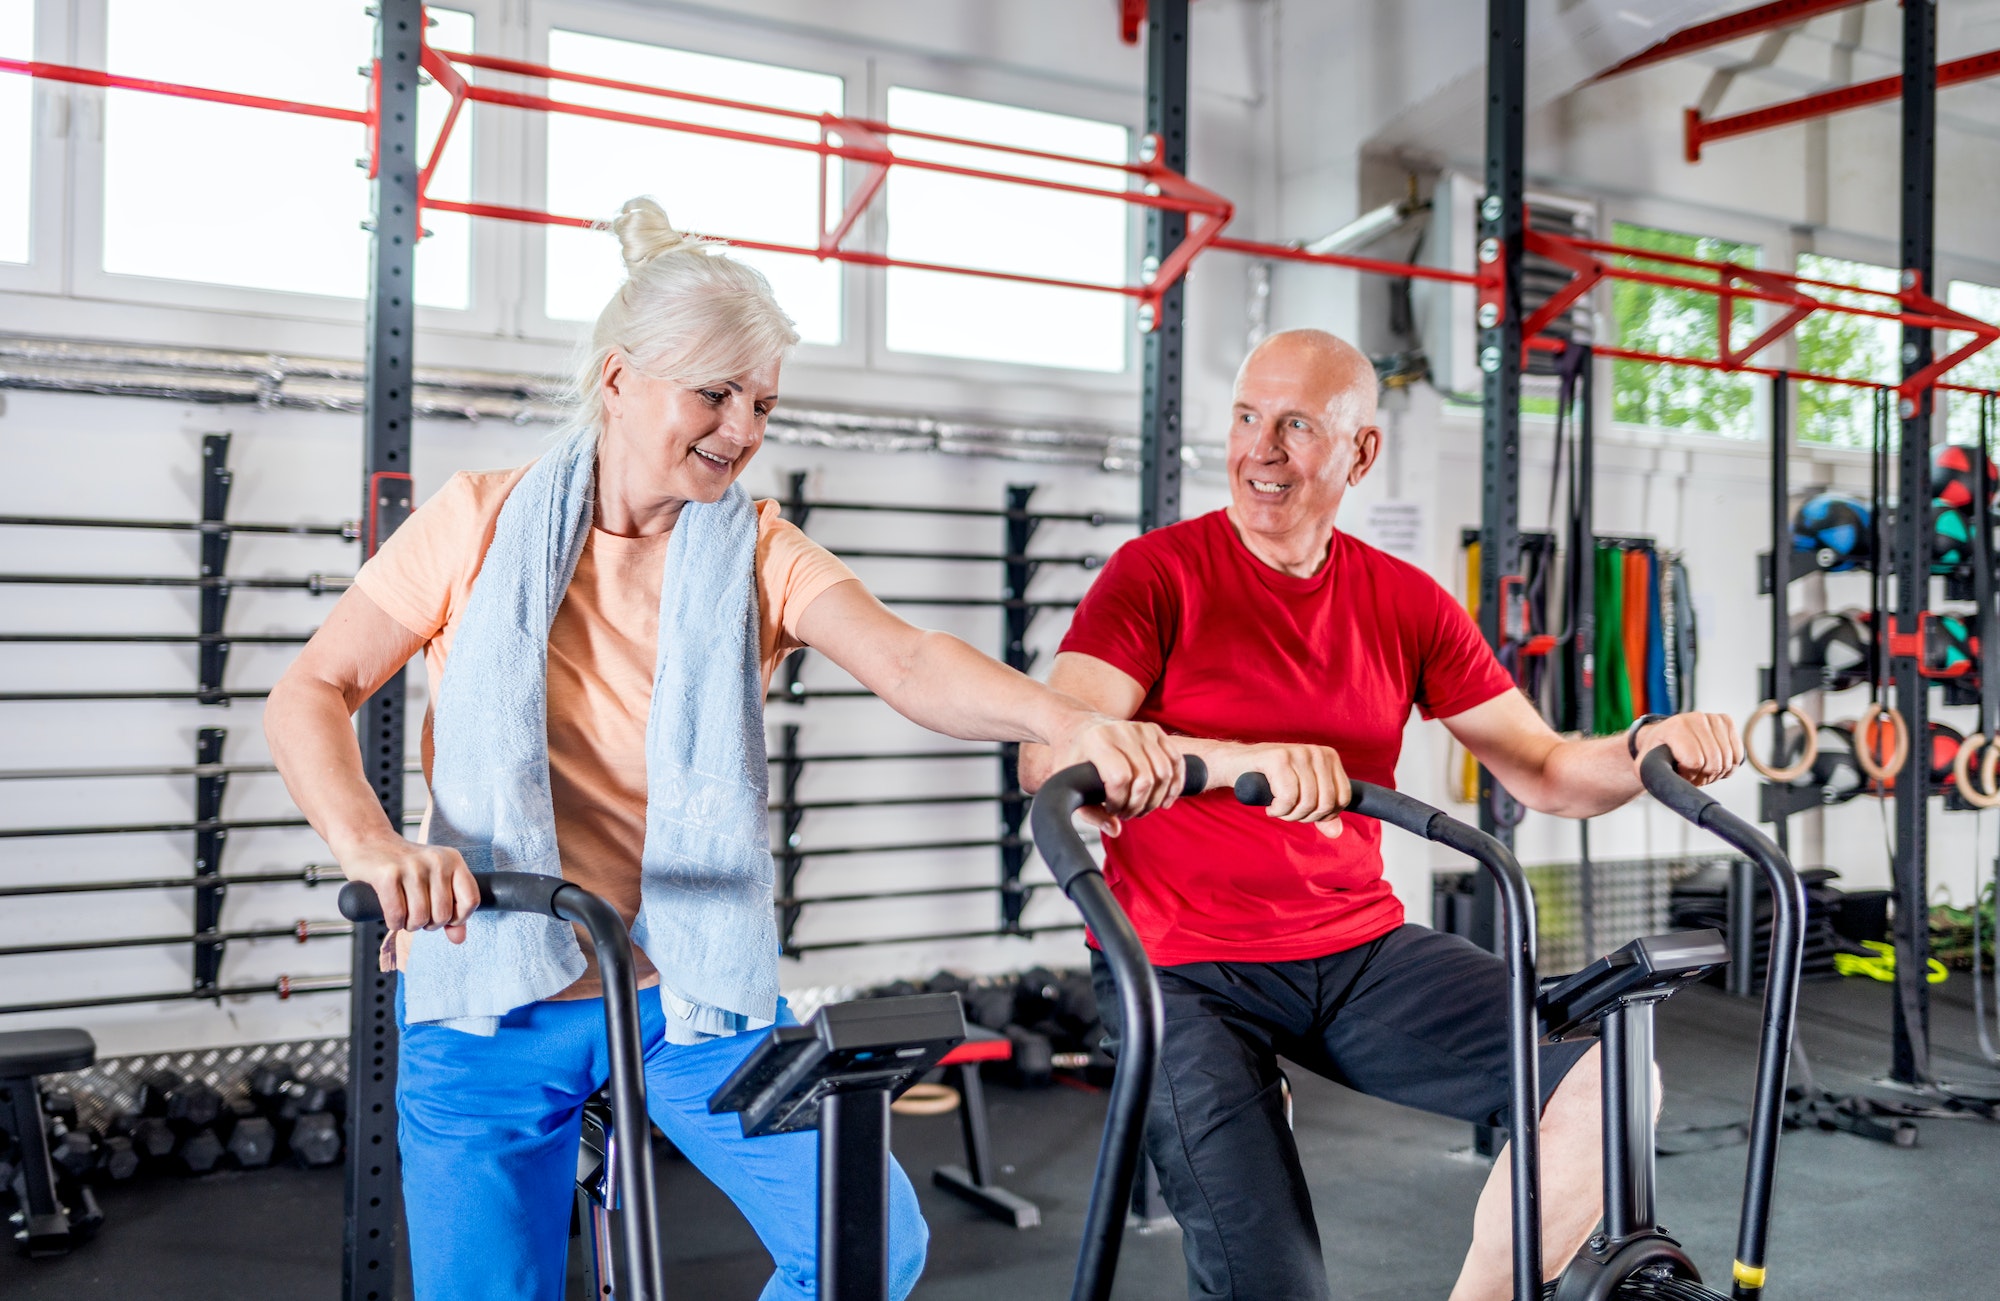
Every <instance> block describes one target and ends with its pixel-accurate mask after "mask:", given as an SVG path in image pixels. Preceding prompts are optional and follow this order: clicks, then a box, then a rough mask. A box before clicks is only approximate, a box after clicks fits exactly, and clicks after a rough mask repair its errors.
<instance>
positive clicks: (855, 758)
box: [768, 750, 1000, 764]
mask: <svg viewBox="0 0 2000 1301" xmlns="http://www.w3.org/2000/svg"><path fill="white" fill-rule="evenodd" d="M999 757H1000V752H999V751H998V750H871V751H866V752H857V753H854V754H800V755H793V756H792V757H791V758H790V759H787V758H785V756H784V755H782V754H774V755H771V756H770V758H769V760H768V762H770V763H797V764H807V763H887V762H890V761H892V760H895V761H901V760H914V761H917V762H928V761H931V760H941V759H998V758H999Z"/></svg>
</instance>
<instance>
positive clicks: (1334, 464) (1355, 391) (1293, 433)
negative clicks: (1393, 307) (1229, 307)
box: [1228, 331, 1379, 540]
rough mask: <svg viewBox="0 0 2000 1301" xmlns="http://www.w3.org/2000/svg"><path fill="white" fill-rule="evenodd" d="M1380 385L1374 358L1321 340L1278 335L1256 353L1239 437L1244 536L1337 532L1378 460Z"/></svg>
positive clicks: (1245, 383)
mask: <svg viewBox="0 0 2000 1301" xmlns="http://www.w3.org/2000/svg"><path fill="white" fill-rule="evenodd" d="M1334 345H1337V347H1336V346H1334ZM1374 385H1375V374H1374V369H1373V367H1371V366H1369V365H1368V361H1367V359H1366V358H1365V357H1362V356H1361V355H1360V353H1358V352H1356V351H1354V350H1353V349H1352V348H1349V347H1348V346H1347V345H1346V344H1342V343H1339V341H1338V340H1335V339H1333V338H1332V337H1331V336H1328V335H1320V334H1317V332H1305V331H1300V332H1297V333H1294V334H1286V335H1277V336H1273V337H1272V338H1271V339H1268V340H1266V341H1265V342H1264V343H1263V344H1262V345H1260V346H1259V347H1258V348H1257V349H1256V351H1254V352H1252V353H1251V354H1250V356H1249V358H1248V359H1247V360H1246V361H1245V362H1244V363H1243V369H1242V370H1241V371H1239V372H1238V373H1237V376H1236V396H1235V404H1234V406H1233V407H1232V409H1231V414H1230V429H1229V456H1228V471H1229V497H1230V502H1231V504H1232V506H1233V508H1234V509H1233V510H1232V512H1231V514H1232V515H1233V516H1234V517H1235V520H1236V525H1237V527H1238V528H1239V529H1241V530H1243V531H1244V532H1245V533H1248V534H1253V535H1257V536H1259V537H1262V538H1269V539H1272V540H1278V539H1284V538H1293V537H1300V536H1306V535H1310V534H1314V533H1317V532H1318V531H1319V530H1321V529H1323V528H1328V527H1330V526H1331V523H1332V520H1333V517H1334V515H1335V513H1336V512H1338V511H1339V509H1340V501H1341V498H1342V497H1344V496H1345V495H1346V493H1347V489H1348V487H1349V485H1350V484H1351V483H1353V482H1355V481H1356V480H1358V479H1359V478H1360V474H1361V473H1365V472H1366V470H1367V467H1368V462H1370V461H1372V460H1373V455H1372V452H1373V448H1372V446H1369V447H1364V445H1363V444H1364V441H1368V442H1372V440H1374V439H1375V438H1377V437H1379V434H1378V433H1377V431H1376V430H1375V429H1374V427H1373V426H1372V425H1371V424H1369V423H1368V422H1369V421H1370V420H1372V418H1373V415H1374V401H1373V398H1374ZM1357 471H1358V472H1357Z"/></svg>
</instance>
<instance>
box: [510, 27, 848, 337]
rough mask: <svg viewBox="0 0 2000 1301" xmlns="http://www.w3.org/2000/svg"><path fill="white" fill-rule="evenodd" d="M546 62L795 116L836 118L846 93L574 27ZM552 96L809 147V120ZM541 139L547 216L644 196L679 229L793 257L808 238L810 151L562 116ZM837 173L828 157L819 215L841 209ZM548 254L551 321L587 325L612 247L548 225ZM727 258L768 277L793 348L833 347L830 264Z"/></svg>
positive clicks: (613, 265)
mask: <svg viewBox="0 0 2000 1301" xmlns="http://www.w3.org/2000/svg"><path fill="white" fill-rule="evenodd" d="M549 63H550V66H552V67H557V68H563V69H566V70H567V69H575V70H579V71H581V70H586V69H587V70H588V71H589V72H590V73H591V75H593V76H598V77H604V78H608V79H610V80H614V81H629V82H637V83H641V84H644V85H649V86H663V87H668V88H671V89H674V90H683V91H690V92H693V93H696V94H702V95H712V96H716V97H718V98H722V99H735V100H744V101H748V102H751V103H757V104H769V105H772V106H774V107H779V108H787V109H793V110H797V111H800V112H805V113H839V112H841V111H842V102H841V101H842V96H843V94H844V91H845V82H844V81H843V80H842V78H840V77H837V76H834V75H832V74H829V73H823V72H807V71H803V70H801V69H797V68H780V67H774V66H771V65H769V64H763V63H748V62H745V61H744V60H742V59H726V58H722V57H719V56H716V55H710V54H692V53H689V52H687V51H685V50H670V49H664V48H662V47H660V46H656V45H642V44H639V43H638V42H635V41H621V40H614V39H612V38H610V37H604V36H590V35H586V34H584V33H582V32H566V31H560V30H557V31H551V32H550V33H549ZM550 94H551V95H552V96H554V97H555V98H558V99H563V100H567V101H569V102H571V103H576V104H589V105H593V106H595V107H599V108H615V109H618V110H620V111H622V112H627V113H637V114H643V115H645V116H647V117H661V118H671V119H673V120H675V121H681V122H692V123H696V124H699V125H703V126H719V127H726V128H729V129H732V130H737V131H747V132H754V133H756V134H758V135H766V136H780V137H784V138H787V139H795V140H817V139H818V138H819V126H818V124H817V123H815V122H811V121H804V120H796V119H785V118H779V117H772V116H769V115H767V114H762V113H747V112H744V111H742V110H739V109H729V108H720V107H716V106H712V105H707V104H695V103H689V102H686V101H681V100H671V99H661V98H659V97H658V96H653V95H640V94H636V93H633V92H631V91H618V90H606V89H603V88H600V87H596V86H583V85H576V84H573V83H570V82H554V83H551V90H550ZM548 133H549V145H548V158H549V181H548V200H547V206H548V208H549V210H550V211H551V212H559V213H566V214H570V215H574V216H583V217H610V216H612V215H613V214H615V213H616V212H617V211H618V209H619V207H620V205H622V204H623V203H624V202H625V201H626V200H627V199H630V198H632V197H634V196H635V195H641V194H650V195H652V196H653V197H654V198H656V199H658V200H659V202H660V205H661V206H662V207H664V208H665V209H666V210H667V215H668V216H669V217H670V218H672V219H673V222H674V224H675V225H676V226H678V227H680V228H681V229H683V230H689V231H695V232H698V233H700V234H703V235H716V236H720V237H722V238H725V239H743V240H755V241H758V242H760V243H766V244H787V245H792V246H794V247H804V248H813V247H816V246H817V245H818V243H819V212H820V204H819V197H820V196H819V174H820V173H819V159H818V157H817V156H816V155H814V154H811V153H807V152H806V151H804V150H800V149H785V148H781V147H779V146H775V145H755V144H745V143H742V142H740V141H735V140H723V139H717V138H711V137H707V136H698V135H689V134H686V133H684V132H679V131H666V130H661V129H659V128H657V127H646V126H637V125H632V124H628V123H623V122H601V121H596V120H593V119H591V118H583V117H573V116H570V115H568V114H562V113H554V114H550V115H549V119H548ZM841 174H842V167H841V163H840V161H839V160H838V159H835V160H832V161H830V162H829V164H828V166H827V188H828V190H829V191H830V193H829V195H828V199H827V204H828V209H829V211H830V212H838V211H840V208H841V205H842V199H841V195H842V192H843V191H842V186H841ZM547 247H548V274H547V282H546V292H547V313H548V315H549V316H550V317H551V318H552V319H556V320H572V321H587V320H594V319H595V318H596V316H597V313H598V311H599V310H600V309H601V308H602V307H603V306H604V302H605V300H606V299H607V298H609V297H610V296H611V294H612V293H613V292H614V291H615V290H616V289H617V288H618V283H619V279H620V277H621V276H622V275H623V269H622V267H621V266H620V265H619V260H618V245H617V242H616V241H615V240H612V239H611V238H610V237H608V236H606V235H604V234H603V233H601V232H598V231H588V230H577V229H574V228H562V227H550V228H549V231H548V246H547ZM735 256H737V257H738V258H740V259H742V260H743V261H744V262H747V263H749V264H751V265H752V266H755V267H756V268H757V269H758V270H760V271H762V272H763V273H764V275H765V276H766V277H767V278H768V279H769V280H770V282H771V288H772V290H773V291H774V292H775V293H776V294H777V297H778V302H779V303H780V304H781V305H782V306H783V307H784V309H785V311H786V312H787V313H788V314H790V316H791V318H792V320H793V322H794V323H796V324H797V326H798V330H799V335H800V337H801V338H802V339H803V340H804V341H805V342H807V343H820V344H837V343H839V342H840V341H841V338H842V335H843V330H842V328H841V325H842V323H841V267H842V264H841V263H839V262H832V261H828V262H822V261H820V260H819V259H817V258H812V257H805V256H801V255H797V254H785V253H767V252H762V251H759V250H754V249H744V250H739V251H738V252H737V253H736V255H735Z"/></svg>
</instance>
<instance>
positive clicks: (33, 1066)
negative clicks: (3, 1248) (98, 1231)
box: [0, 1030, 104, 1256]
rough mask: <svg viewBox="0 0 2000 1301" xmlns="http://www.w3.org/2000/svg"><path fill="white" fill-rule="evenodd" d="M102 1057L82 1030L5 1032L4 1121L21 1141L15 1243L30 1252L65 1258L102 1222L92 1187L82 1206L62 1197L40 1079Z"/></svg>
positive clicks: (0, 1090)
mask: <svg viewBox="0 0 2000 1301" xmlns="http://www.w3.org/2000/svg"><path fill="white" fill-rule="evenodd" d="M96 1060H97V1041H96V1040H94V1039H92V1038H91V1037H90V1036H89V1035H88V1034H86V1033H85V1032H84V1031H82V1030H15V1031H10V1032H8V1033H5V1034H0V1119H4V1121H5V1123H6V1125H7V1127H8V1128H9V1129H11V1130H13V1131H14V1137H15V1139H16V1140H17V1141H18V1142H19V1143H20V1145H21V1174H20V1180H21V1183H20V1189H21V1224H20V1228H19V1229H17V1230H16V1231H15V1234H14V1238H15V1241H17V1242H19V1243H20V1244H21V1245H22V1248H23V1250H25V1251H26V1252H27V1253H28V1254H29V1255H30V1256H60V1255H62V1254H63V1253H65V1252H67V1251H68V1250H69V1249H70V1248H71V1247H73V1246H75V1245H76V1244H77V1243H78V1242H81V1241H82V1240H83V1239H84V1238H85V1237H87V1236H89V1234H90V1233H91V1231H92V1230H94V1229H95V1228H96V1227H97V1225H98V1224H99V1223H100V1222H102V1220H103V1218H104V1217H103V1215H102V1214H101V1213H100V1212H99V1211H98V1209H97V1199H96V1198H95V1196H93V1195H92V1193H91V1191H90V1189H89V1188H88V1187H81V1188H79V1189H78V1191H77V1199H78V1201H79V1203H80V1204H79V1205H78V1206H76V1207H74V1208H72V1207H67V1206H64V1205H63V1204H62V1202H61V1200H60V1199H59V1198H58V1197H57V1192H56V1172H55V1165H54V1163H52V1162H51V1161H50V1160H49V1140H48V1134H47V1132H46V1131H45V1130H44V1129H43V1127H42V1090H41V1083H40V1077H41V1076H44V1075H54V1074H56V1073H57V1072H59V1071H80V1070H82V1069H84V1068H85V1067H86V1066H89V1065H91V1064H92V1063H94V1062H95V1061H96Z"/></svg>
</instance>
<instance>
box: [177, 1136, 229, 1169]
mask: <svg viewBox="0 0 2000 1301" xmlns="http://www.w3.org/2000/svg"><path fill="white" fill-rule="evenodd" d="M222 1154H223V1147H222V1140H221V1139H220V1138H218V1137H216V1133H215V1131H214V1130H212V1129H197V1130H195V1131H194V1132H192V1133H190V1134H186V1135H183V1136H182V1138H181V1141H180V1144H179V1146H177V1147H175V1148H174V1164H175V1166H176V1167H177V1168H178V1169H179V1170H180V1171H181V1173H182V1174H190V1175H205V1174H209V1173H212V1172H213V1171H214V1170H215V1168H216V1167H217V1166H219V1165H221V1164H222Z"/></svg>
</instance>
